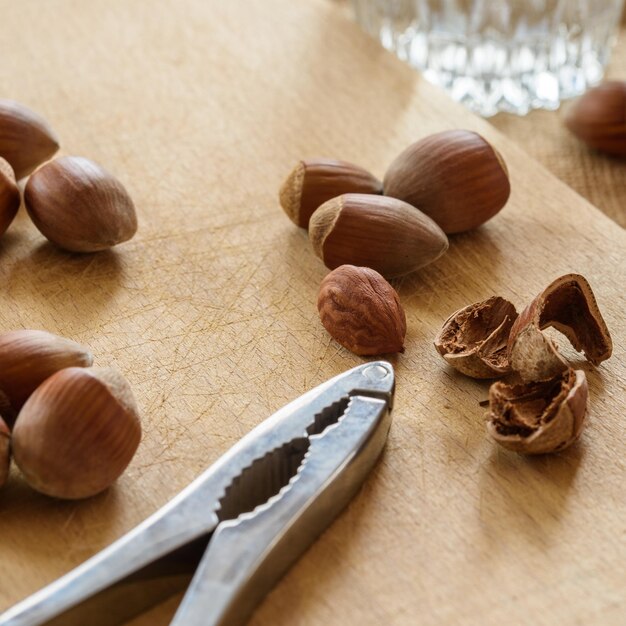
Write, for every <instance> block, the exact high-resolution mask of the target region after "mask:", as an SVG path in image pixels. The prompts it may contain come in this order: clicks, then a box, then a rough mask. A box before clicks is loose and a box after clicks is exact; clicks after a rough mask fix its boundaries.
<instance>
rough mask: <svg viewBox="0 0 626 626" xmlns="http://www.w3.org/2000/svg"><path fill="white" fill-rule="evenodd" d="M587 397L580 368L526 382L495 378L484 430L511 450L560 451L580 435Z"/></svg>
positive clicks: (583, 375)
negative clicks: (544, 378) (546, 379)
mask: <svg viewBox="0 0 626 626" xmlns="http://www.w3.org/2000/svg"><path fill="white" fill-rule="evenodd" d="M587 399H588V387H587V379H586V377H585V373H584V372H583V371H582V370H573V369H567V370H565V371H564V372H562V373H561V374H560V375H559V376H557V377H556V378H553V379H551V380H548V381H542V382H535V383H529V384H519V385H507V384H506V383H503V382H500V381H498V382H495V383H494V384H493V385H491V388H490V389H489V413H488V415H487V432H488V433H489V434H490V435H491V437H493V439H494V440H495V441H496V442H497V443H499V444H500V445H501V446H503V447H504V448H507V449H508V450H513V451H514V452H520V453H522V454H545V453H548V452H560V451H561V450H564V449H565V448H567V447H568V446H570V445H571V444H572V443H574V441H576V440H577V439H578V437H579V436H580V433H581V432H582V429H583V427H584V425H585V418H586V415H587Z"/></svg>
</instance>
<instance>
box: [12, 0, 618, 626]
mask: <svg viewBox="0 0 626 626" xmlns="http://www.w3.org/2000/svg"><path fill="white" fill-rule="evenodd" d="M2 22H3V26H4V31H5V35H6V36H5V37H3V38H2V39H1V40H0V52H1V53H2V54H1V58H3V59H5V62H4V63H2V64H0V84H2V85H3V94H2V95H4V96H7V97H13V98H15V99H18V100H21V101H23V102H24V103H27V104H29V105H30V106H32V107H33V108H35V109H36V110H38V111H40V112H41V113H42V114H44V115H45V116H46V117H47V118H48V120H49V121H50V122H51V123H52V125H53V126H54V127H55V128H56V130H57V131H58V133H59V135H60V137H61V138H62V143H63V152H65V153H71V154H81V155H86V156H89V157H91V158H93V159H95V160H97V161H98V162H100V163H102V164H103V165H105V166H106V167H108V168H109V169H111V170H112V171H114V172H115V173H116V174H117V175H118V176H119V177H120V179H121V180H122V181H123V182H124V183H125V184H126V185H127V187H128V189H129V191H130V192H131V194H132V195H133V197H134V199H135V201H136V204H137V207H138V211H139V216H140V230H139V233H138V235H137V237H136V238H135V239H134V240H133V241H131V242H130V243H128V244H125V245H122V246H120V247H119V248H118V249H115V250H113V251H112V252H110V253H101V254H96V255H87V256H75V255H69V254H65V253H63V252H60V251H58V250H56V249H54V248H53V247H51V246H50V245H49V244H47V243H45V241H44V240H43V238H42V237H41V236H40V235H39V234H38V233H37V232H36V230H35V228H34V227H33V226H32V225H31V224H30V223H29V221H28V219H27V217H26V216H25V215H24V214H23V213H22V214H21V215H20V216H19V218H18V220H17V222H16V224H15V225H14V226H13V227H12V228H11V230H10V231H9V233H8V234H7V235H6V236H5V237H4V238H3V240H2V244H1V248H0V268H1V269H0V271H1V272H2V282H1V284H2V289H3V293H4V298H3V307H2V310H1V313H0V319H1V321H2V327H3V328H7V329H9V328H22V327H25V328H29V327H32V328H45V329H47V330H50V331H53V332H57V333H60V334H63V335H66V336H70V337H72V338H74V339H77V340H78V341H81V342H83V343H85V344H87V345H89V346H90V347H91V348H92V349H93V351H94V353H95V354H96V355H97V363H98V364H99V365H109V364H115V365H117V366H118V367H119V368H120V369H121V370H122V371H123V372H124V373H125V374H126V375H127V377H128V379H129V380H130V382H131V384H132V386H133V388H134V389H135V391H136V395H137V397H138V400H139V403H140V405H141V408H142V412H143V424H144V438H143V442H142V445H141V447H140V449H139V452H138V454H137V456H136V457H135V459H134V461H133V463H132V465H131V466H130V468H129V470H128V472H127V473H126V474H125V476H124V477H123V478H122V479H121V480H120V481H119V483H118V484H117V486H115V487H114V488H112V489H110V490H109V491H107V492H106V493H104V494H102V495H101V496H98V497H96V498H93V499H91V500H87V501H84V502H76V503H72V502H57V501H54V500H52V499H48V498H46V497H43V496H39V495H37V494H35V493H33V492H32V491H31V490H30V489H29V488H28V487H27V486H26V485H25V484H24V482H23V481H22V480H21V479H20V477H19V474H18V473H17V472H16V471H14V472H13V474H12V475H11V478H10V481H9V484H8V485H7V487H6V488H5V489H4V490H3V491H2V492H1V493H0V536H1V537H2V541H1V542H0V580H1V581H2V584H0V608H6V607H8V606H9V605H11V604H13V603H14V602H16V601H18V600H19V599H21V598H23V597H24V596H26V595H27V594H29V593H31V592H33V591H35V590H36V589H38V588H39V587H41V586H42V585H44V584H46V583H48V582H50V581H51V580H53V579H54V578H56V577H57V576H59V575H61V574H63V573H64V572H66V571H68V570H69V569H70V568H72V567H74V566H75V565H77V564H78V563H80V562H81V561H82V560H83V559H85V558H86V557H88V556H90V555H91V554H93V553H95V552H96V551H98V550H99V549H101V548H103V547H104V546H106V545H107V544H109V543H110V542H111V541H113V540H114V539H115V538H117V537H119V536H120V535H121V534H122V533H124V532H125V531H126V530H128V529H130V528H131V527H132V526H134V525H135V524H136V523H138V522H139V521H141V520H142V519H144V518H145V517H146V516H148V515H149V514H150V513H152V512H153V511H154V510H156V509H157V508H158V507H159V506H161V505H162V504H164V503H165V502H166V501H167V500H168V499H170V498H171V497H172V496H173V495H174V494H176V493H177V492H178V491H179V490H180V489H181V488H182V487H184V486H185V485H186V484H187V483H188V482H189V481H190V480H191V479H193V478H194V477H195V476H197V475H198V474H199V473H200V472H201V471H202V470H203V469H204V468H205V467H207V466H208V465H209V464H210V463H211V462H212V461H214V460H215V459H216V458H218V456H219V455H220V454H221V453H223V452H224V451H225V450H226V449H228V448H229V447H230V446H231V445H232V444H233V443H234V442H235V441H236V440H237V439H238V438H239V437H241V435H243V434H244V433H246V432H247V431H248V430H249V429H250V428H252V427H253V426H254V425H255V424H257V423H258V422H259V421H260V420H262V419H263V418H265V417H266V416H267V415H268V414H269V413H271V412H272V411H274V410H275V409H276V408H278V407H279V406H281V405H282V404H284V403H285V402H287V401H288V400H290V399H292V398H294V397H296V396H297V395H299V394H301V393H302V392H304V391H305V390H306V389H308V388H310V387H311V386H314V385H316V384H318V383H320V382H321V381H323V380H325V379H326V378H328V377H330V376H332V375H334V374H336V373H338V372H340V371H343V370H344V369H347V368H349V367H351V366H353V365H355V364H358V363H359V362H361V360H360V359H359V358H358V357H355V356H353V355H351V354H349V353H347V352H346V351H345V350H343V349H341V348H340V347H338V346H337V344H335V343H334V342H333V341H332V340H331V339H330V338H329V337H328V335H327V334H326V332H325V331H324V329H323V328H322V326H321V324H320V323H319V320H318V317H317V311H316V307H315V300H316V294H317V288H318V285H319V282H320V280H321V279H322V277H323V276H324V275H325V273H326V270H325V268H324V267H323V265H322V264H321V262H319V261H318V260H317V258H315V257H314V255H313V253H312V252H311V250H310V247H309V244H308V242H307V238H306V234H305V233H304V232H303V231H301V230H298V229H296V228H295V227H294V226H293V225H292V224H291V223H290V222H289V221H288V220H287V218H286V217H285V216H284V214H283V213H282V211H281V210H280V208H279V206H278V203H277V190H278V187H279V185H280V182H281V180H282V178H283V177H284V175H285V174H286V173H287V172H288V171H289V169H290V168H291V166H292V164H293V163H294V162H295V161H296V160H297V159H298V158H300V157H305V156H312V155H328V156H335V157H339V158H345V159H348V160H354V161H357V162H359V163H361V164H362V165H364V166H365V167H368V168H370V169H372V170H373V171H374V172H376V173H378V174H379V175H382V173H383V172H384V169H385V167H386V165H387V164H388V163H389V162H390V161H391V160H392V158H393V157H394V156H395V155H396V154H397V153H398V152H399V151H400V150H401V149H402V148H403V147H404V146H405V145H407V144H408V143H409V142H411V141H413V140H415V139H417V138H419V137H421V136H424V135H426V134H428V133H431V132H435V131H438V130H442V129H447V128H455V127H466V128H471V129H475V130H477V131H479V132H481V133H483V134H484V135H485V136H486V137H488V138H489V139H490V140H491V141H493V142H494V144H495V145H496V146H497V147H498V149H499V150H500V151H501V153H502V154H503V155H504V157H505V159H506V161H507V163H508V166H509V170H510V172H511V178H512V187H513V192H512V196H511V200H510V202H509V204H508V206H507V207H506V209H505V210H503V211H502V213H501V214H500V215H498V216H497V217H496V218H495V219H494V220H493V221H492V222H490V223H489V224H488V225H487V226H485V227H483V228H481V229H479V230H478V231H476V232H473V233H468V234H465V235H461V236H457V237H455V238H454V239H453V240H452V242H451V247H450V251H449V253H448V254H447V255H445V256H444V257H443V258H442V259H441V260H440V261H438V262H437V263H435V264H434V265H433V266H430V267H428V268H426V269H424V270H423V271H420V272H418V273H416V274H414V275H411V276H409V277H407V278H405V279H403V280H399V281H397V282H396V286H397V288H398V290H399V292H400V296H401V299H402V301H403V303H404V305H405V308H406V312H407V318H408V328H409V330H408V337H407V346H406V348H407V349H406V353H405V354H403V355H401V356H399V357H398V358H397V359H395V361H394V362H395V365H396V366H397V377H398V388H397V396H396V407H395V409H394V423H393V426H392V430H391V433H390V438H389V443H388V446H387V449H386V452H385V455H384V458H383V459H382V462H381V463H380V464H379V465H378V466H377V468H376V470H375V471H374V472H373V474H372V475H371V477H370V479H369V480H368V481H367V483H366V484H365V486H364V488H363V490H362V491H361V493H360V494H359V495H358V497H357V498H356V499H355V500H354V502H353V503H352V504H351V506H350V507H349V509H348V510H347V511H346V512H345V513H344V514H343V515H342V516H341V517H340V518H339V519H338V520H337V521H336V522H335V523H334V524H333V525H332V527H331V528H330V529H329V530H328V531H327V532H326V533H325V534H324V535H323V536H322V537H321V538H320V540H319V541H318V542H317V543H316V544H315V545H314V546H313V547H312V548H311V550H309V551H308V552H307V554H306V555H305V556H304V557H303V558H302V559H301V560H300V561H299V562H298V564H297V565H296V566H295V567H294V568H293V569H292V570H291V572H290V573H289V574H288V575H287V576H286V577H285V579H284V580H283V581H282V582H281V583H280V584H279V585H278V586H277V587H276V589H275V590H274V591H273V592H272V593H271V594H270V595H269V597H268V598H267V600H266V601H265V602H264V603H263V605H262V606H261V607H260V608H259V610H258V611H257V613H256V614H255V616H254V618H253V620H252V623H253V624H254V625H255V626H261V625H270V624H271V625H272V626H276V625H290V626H292V625H294V624H296V625H298V626H300V625H302V626H308V625H318V624H326V625H327V626H331V625H337V626H339V625H342V626H344V625H347V624H359V625H372V626H374V625H379V624H417V623H419V624H425V625H430V624H443V623H450V624H481V625H482V624H500V623H508V624H526V623H532V624H551V625H552V624H557V623H559V624H573V623H581V624H582V623H584V624H603V625H605V624H612V623H613V624H618V623H623V616H624V613H625V611H626V591H625V585H626V544H625V542H624V540H623V539H624V534H625V532H626V498H625V497H624V484H625V481H626V462H625V461H624V414H625V412H626V410H625V409H626V402H625V400H624V391H625V389H624V380H625V379H626V368H625V362H624V351H623V345H624V341H625V340H626V337H625V329H626V320H625V315H624V310H625V309H626V301H625V298H624V261H625V257H624V250H625V249H626V234H625V233H624V231H623V230H622V229H620V228H619V227H618V226H617V225H616V224H615V223H614V222H612V221H611V220H609V219H608V218H607V217H606V216H604V215H602V214H601V213H600V212H599V211H597V210H596V209H595V208H594V207H592V206H591V205H589V204H587V202H585V201H584V200H583V199H582V198H581V197H580V196H578V195H577V194H575V193H574V192H572V191H571V190H570V189H569V188H568V187H567V186H565V185H564V184H563V183H561V182H559V181H558V180H557V179H556V178H554V177H553V176H552V175H551V174H549V173H548V171H547V170H546V169H544V168H543V167H541V166H540V165H538V164H537V163H536V162H534V161H533V160H532V159H531V158H529V156H528V155H527V154H526V153H524V152H523V151H522V150H520V149H519V148H518V147H516V146H515V145H514V144H513V143H512V142H511V141H509V140H507V139H506V138H505V137H503V136H502V135H501V134H499V133H498V132H497V131H496V130H494V128H493V127H492V126H491V125H490V124H489V123H487V122H485V121H482V120H480V119H478V118H476V117H473V116H472V115H470V114H469V113H467V112H466V111H465V110H463V109H462V108H461V107H460V106H458V105H455V104H453V103H452V102H450V101H449V100H448V99H447V97H446V96H444V95H443V94H442V93H440V92H439V91H438V90H436V89H435V88H433V87H431V86H430V85H429V84H427V83H426V82H425V81H423V80H422V79H420V78H419V76H417V75H416V74H415V73H414V72H412V71H411V70H410V69H409V68H407V67H405V66H404V65H402V64H401V63H400V62H399V61H397V60H396V59H395V58H393V57H392V56H391V55H390V54H388V53H385V52H383V51H382V50H380V49H379V47H378V46H377V45H376V43H375V42H373V41H370V40H369V39H368V38H367V37H366V36H365V35H363V34H361V33H360V32H359V30H358V28H357V27H356V26H355V25H353V24H351V23H349V22H348V21H347V20H346V19H345V17H344V15H343V14H342V12H341V11H340V9H338V8H337V7H336V6H334V5H332V4H331V3H328V2H325V1H323V0H307V1H302V2H292V1H290V0H265V1H264V2H260V1H257V2H223V1H220V0H182V1H178V2H176V1H174V0H170V1H165V0H163V1H161V2H151V3H149V2H147V1H144V0H133V1H132V2H127V1H126V0H94V1H92V2H88V3H87V2H78V1H76V0H49V1H48V2H45V3H44V2H38V1H36V0H22V2H19V3H8V2H5V3H4V5H3V7H2ZM9 59H10V62H9V61H8V60H9ZM572 271H575V272H580V273H582V274H584V275H585V276H587V277H588V278H589V280H590V281H591V283H592V285H593V287H594V289H595V292H596V295H597V298H598V301H599V304H600V306H601V308H602V309H603V311H604V314H605V317H606V320H607V323H608V325H609V327H610V329H611V330H612V333H613V338H614V342H615V354H614V356H613V358H612V359H611V360H610V361H609V362H607V363H606V364H603V365H602V366H601V367H600V368H598V369H594V368H592V367H590V366H588V365H587V364H586V363H585V362H582V361H581V360H580V358H578V357H574V359H575V362H576V365H577V366H579V367H582V368H583V369H585V370H586V371H587V375H588V378H589V382H590V386H591V412H590V424H589V427H588V430H587V431H586V433H585V434H584V437H583V439H582V441H581V442H580V443H579V444H577V445H576V446H574V447H573V448H571V449H569V450H567V451H566V452H564V453H563V454H561V455H559V456H546V457H541V458H523V457H520V456H517V455H515V454H511V453H508V452H505V451H503V450H501V449H499V448H497V447H496V446H495V445H494V444H493V443H492V442H491V441H489V440H488V439H487V437H486V435H485V431H484V426H483V417H482V413H483V409H481V408H480V407H479V406H478V402H479V401H480V400H482V399H484V398H485V396H486V391H487V384H486V383H480V382H475V381H472V380H468V379H466V378H464V377H462V376H460V375H457V374H455V373H454V372H453V371H451V370H450V369H449V368H447V367H446V366H445V365H444V363H443V361H442V360H440V358H439V357H438V355H437V354H436V353H435V350H434V349H433V347H432V339H433V336H434V334H435V332H436V331H437V329H438V328H439V326H440V324H441V322H442V321H443V320H444V319H445V318H446V316H447V315H448V314H449V313H450V312H451V311H453V310H455V309H457V308H459V307H461V306H463V305H465V304H466V303H469V302H473V301H476V300H479V299H482V298H485V297H487V296H489V295H492V294H500V295H502V296H505V297H508V298H510V299H512V300H514V301H515V303H517V304H518V306H523V305H524V304H525V303H526V302H528V301H529V299H530V298H531V297H533V296H534V295H535V294H536V293H537V292H538V291H539V290H540V289H542V288H543V287H544V286H545V285H546V284H547V283H548V282H550V281H551V280H552V279H553V278H555V277H556V276H558V275H560V274H563V273H566V272H572ZM566 353H567V354H569V355H570V356H571V354H572V353H571V351H568V350H566ZM174 609H175V603H174V602H173V601H171V602H169V603H167V604H166V605H164V606H162V607H159V608H157V609H155V611H154V612H153V613H152V614H150V616H147V617H144V618H143V619H138V620H136V621H135V622H134V624H135V625H138V624H150V625H151V626H155V625H156V626H158V625H159V624H166V623H167V620H168V617H169V616H171V614H172V611H173V610H174Z"/></svg>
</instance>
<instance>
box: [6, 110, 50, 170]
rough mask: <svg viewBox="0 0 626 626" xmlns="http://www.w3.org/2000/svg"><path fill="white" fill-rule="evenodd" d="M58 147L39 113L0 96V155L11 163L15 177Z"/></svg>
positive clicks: (40, 161)
mask: <svg viewBox="0 0 626 626" xmlns="http://www.w3.org/2000/svg"><path fill="white" fill-rule="evenodd" d="M58 149H59V140H58V139H57V136H56V134H55V133H54V131H53V130H52V128H51V127H50V125H49V124H48V122H46V120H44V119H43V117H41V115H39V114H38V113H35V112H34V111H32V110H31V109H29V108H28V107H25V106H24V105H23V104H20V103H19V102H15V101H14V100H4V99H0V156H1V157H3V158H5V159H6V160H7V161H8V162H9V163H10V164H11V167H12V168H13V171H14V172H15V177H16V178H17V180H19V179H20V178H23V177H24V176H27V175H28V174H30V173H31V172H32V171H33V170H34V169H35V168H36V167H37V166H38V165H40V164H41V163H43V162H44V161H47V160H48V159H49V158H50V157H52V155H53V154H54V153H55V152H56V151H57V150H58Z"/></svg>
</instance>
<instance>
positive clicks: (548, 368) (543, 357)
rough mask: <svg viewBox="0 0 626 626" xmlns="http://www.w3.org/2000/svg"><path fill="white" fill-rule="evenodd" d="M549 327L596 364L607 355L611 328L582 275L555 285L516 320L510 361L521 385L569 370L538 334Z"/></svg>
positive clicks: (567, 277)
mask: <svg viewBox="0 0 626 626" xmlns="http://www.w3.org/2000/svg"><path fill="white" fill-rule="evenodd" d="M548 327H553V328H555V329H556V330H558V331H559V332H561V333H562V334H564V335H565V336H566V337H567V338H568V339H569V341H570V343H571V344H572V346H573V348H574V349H575V350H578V351H579V352H581V351H582V352H584V353H585V357H586V358H587V359H588V360H589V361H590V362H591V363H593V364H594V365H599V364H600V363H601V362H602V361H605V360H606V359H608V358H609V357H610V356H611V353H612V351H613V342H612V340H611V335H610V333H609V329H608V328H607V326H606V323H605V321H604V318H603V317H602V314H601V313H600V309H599V307H598V304H597V302H596V298H595V296H594V294H593V291H592V290H591V287H590V285H589V283H588V282H587V280H586V279H585V278H584V277H583V276H581V275H580V274H565V275H564V276H560V277H559V278H557V279H555V280H553V281H552V282H551V283H550V284H549V285H548V286H547V287H546V288H545V289H544V290H543V291H542V292H541V293H540V294H539V295H538V296H537V297H536V298H534V300H533V301H532V302H531V303H530V304H529V305H528V306H527V307H526V308H525V309H524V310H523V311H522V312H521V313H520V315H519V317H518V318H517V319H516V320H515V323H514V324H513V326H512V328H511V332H510V335H509V341H508V347H507V353H508V360H509V363H510V365H511V368H512V369H513V370H514V371H516V372H518V373H519V375H520V376H521V378H522V380H524V381H527V382H528V381H537V380H547V379H549V378H553V377H554V376H557V375H558V374H559V373H560V372H562V371H564V370H566V369H567V368H568V363H567V361H566V360H565V359H564V358H563V357H562V356H561V354H560V353H559V351H558V349H557V347H556V345H555V344H554V343H553V342H552V340H551V339H550V338H549V337H548V336H547V335H546V334H544V333H543V332H542V331H543V330H544V329H546V328H548Z"/></svg>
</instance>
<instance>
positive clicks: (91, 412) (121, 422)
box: [13, 367, 141, 499]
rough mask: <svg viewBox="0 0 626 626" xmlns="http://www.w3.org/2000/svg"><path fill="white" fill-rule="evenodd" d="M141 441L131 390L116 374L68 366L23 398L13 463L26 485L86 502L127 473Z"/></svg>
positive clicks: (14, 439) (14, 432)
mask: <svg viewBox="0 0 626 626" xmlns="http://www.w3.org/2000/svg"><path fill="white" fill-rule="evenodd" d="M140 439H141V425H140V422H139V416H138V411H137V406H136V404H135V400H134V398H133V394H132V391H131V390H130V387H129V385H128V383H127V382H126V380H125V379H124V378H123V376H122V375H121V374H119V373H118V372H117V371H116V370H111V369H82V368H77V367H70V368H68V369H64V370H61V371H60V372H57V373H56V374H54V375H53V376H51V377H50V378H48V380H46V381H45V382H44V383H43V384H42V385H41V386H40V387H39V388H38V389H37V390H36V391H35V392H34V393H33V394H32V395H31V397H30V398H29V399H28V401H27V402H26V404H25V405H24V407H23V408H22V410H21V411H20V414H19V415H18V418H17V421H16V423H15V428H14V429H13V458H14V460H15V463H16V465H17V466H18V467H19V468H20V470H21V471H22V473H23V474H24V477H25V478H26V481H27V482H28V484H29V485H30V486H31V487H33V488H34V489H36V490H37V491H40V492H41V493H44V494H46V495H49V496H54V497H57V498H68V499H76V498H87V497H89V496H93V495H95V494H97V493H99V492H101V491H103V490H104V489H106V488H107V487H108V486H109V485H111V484H112V483H113V482H114V481H115V480H116V479H117V478H118V477H119V476H120V475H121V474H122V472H123V471H124V470H125V469H126V466H127V465H128V464H129V462H130V461H131V459H132V458H133V455H134V454H135V451H136V450H137V446H138V445H139V440H140Z"/></svg>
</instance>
